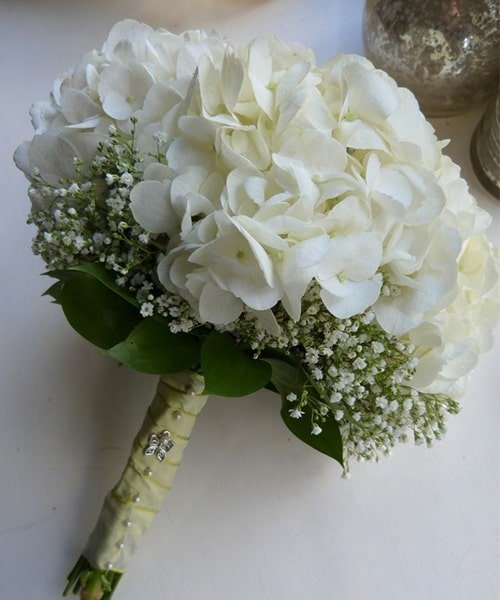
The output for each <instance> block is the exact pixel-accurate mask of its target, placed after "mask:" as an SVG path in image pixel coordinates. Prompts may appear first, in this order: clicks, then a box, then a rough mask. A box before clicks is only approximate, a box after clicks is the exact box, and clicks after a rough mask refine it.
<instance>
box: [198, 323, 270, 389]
mask: <svg viewBox="0 0 500 600" xmlns="http://www.w3.org/2000/svg"><path fill="white" fill-rule="evenodd" d="M201 367H202V371H203V376H204V377H205V392H206V393H207V394H217V395H219V396H246V395H247V394H252V393H253V392H256V391H257V390H260V389H262V388H263V387H265V386H266V385H267V384H268V383H269V380H270V379H271V366H270V365H269V364H268V363H267V362H265V361H263V360H256V359H254V358H252V357H250V356H248V355H247V354H245V352H244V351H243V350H242V349H241V348H240V346H238V344H237V343H236V341H235V340H234V338H233V337H232V336H231V335H230V334H229V333H218V332H216V331H214V332H212V333H211V334H210V335H209V336H208V337H207V338H206V339H205V341H204V343H203V346H202V349H201Z"/></svg>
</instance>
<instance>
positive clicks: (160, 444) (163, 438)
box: [144, 429, 174, 462]
mask: <svg viewBox="0 0 500 600" xmlns="http://www.w3.org/2000/svg"><path fill="white" fill-rule="evenodd" d="M173 447H174V442H173V440H172V435H171V433H170V431H168V430H167V429H165V430H163V431H161V432H160V433H152V434H151V435H150V436H149V440H148V445H147V446H146V447H145V448H144V454H145V456H156V458H157V459H158V460H159V461H160V462H161V461H162V460H164V458H165V457H166V456H167V452H169V451H170V450H172V448H173Z"/></svg>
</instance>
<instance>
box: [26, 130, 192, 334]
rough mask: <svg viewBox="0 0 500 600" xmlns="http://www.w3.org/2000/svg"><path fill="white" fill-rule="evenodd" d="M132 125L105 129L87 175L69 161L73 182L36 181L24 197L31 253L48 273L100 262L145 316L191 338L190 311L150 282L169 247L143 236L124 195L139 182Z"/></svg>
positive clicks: (160, 238)
mask: <svg viewBox="0 0 500 600" xmlns="http://www.w3.org/2000/svg"><path fill="white" fill-rule="evenodd" d="M131 121H132V129H131V133H130V134H127V133H125V132H124V131H123V130H119V129H117V128H116V127H115V126H113V125H111V126H110V128H109V136H108V137H107V138H106V139H104V141H102V142H101V143H100V144H99V146H98V149H97V154H96V156H95V158H94V160H93V161H92V163H91V165H90V168H89V169H88V170H87V171H85V170H84V169H83V165H82V162H81V161H80V160H78V159H75V178H74V180H67V181H65V180H63V179H60V180H59V181H58V183H57V184H56V185H54V184H50V183H48V182H47V181H45V180H44V178H43V176H42V175H41V174H40V173H38V172H36V173H35V174H34V176H33V179H32V182H31V186H30V188H29V192H28V193H29V196H30V198H31V200H32V202H33V210H32V213H31V215H30V216H29V219H28V222H29V223H32V224H34V225H35V226H36V228H37V231H36V234H35V237H34V239H33V251H34V253H35V254H38V255H40V256H41V257H42V258H43V260H44V261H45V263H46V265H47V267H48V268H49V270H52V269H64V268H68V267H72V266H75V265H78V264H81V263H82V262H100V263H103V264H104V265H105V266H106V268H108V269H110V270H111V271H113V272H114V273H115V274H116V283H117V284H118V285H120V286H121V287H125V288H127V289H129V290H130V291H131V292H133V293H134V294H135V296H136V298H137V300H138V301H139V302H140V304H141V315H142V316H143V317H148V316H152V315H153V314H155V313H157V314H160V315H162V316H167V317H171V318H172V319H173V321H172V323H171V329H172V331H173V332H174V333H177V332H178V331H189V330H190V329H192V327H193V326H194V325H195V321H194V320H193V319H194V317H193V315H192V311H191V309H190V307H189V305H188V304H187V303H186V302H185V301H184V300H182V299H181V298H180V297H179V296H177V295H173V294H167V293H165V289H164V288H163V287H162V286H160V284H159V283H158V281H157V278H156V268H157V262H158V256H159V255H160V254H161V251H162V250H163V249H164V247H166V242H167V240H166V238H165V236H158V235H155V234H152V233H150V232H147V231H145V230H144V229H143V228H142V227H141V226H140V225H138V223H137V222H136V220H135V219H134V217H133V215H132V212H131V210H130V201H129V196H130V191H131V190H132V188H133V187H134V185H135V184H136V183H137V182H138V181H140V180H141V177H142V175H141V162H142V159H140V158H139V153H138V151H137V149H136V147H135V130H134V124H135V119H132V120H131Z"/></svg>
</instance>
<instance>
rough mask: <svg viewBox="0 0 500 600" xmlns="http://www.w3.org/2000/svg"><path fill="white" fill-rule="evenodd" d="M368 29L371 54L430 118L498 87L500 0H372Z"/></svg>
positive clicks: (368, 8)
mask: <svg viewBox="0 0 500 600" xmlns="http://www.w3.org/2000/svg"><path fill="white" fill-rule="evenodd" d="M363 28H364V31H363V35H364V43H365V50H366V54H367V56H368V58H370V60H372V62H373V63H374V64H375V65H376V66H377V67H379V68H381V69H384V70H385V71H387V72H388V73H389V74H390V75H391V76H392V77H394V79H395V80H396V81H397V82H398V84H399V85H401V86H404V87H407V88H409V89H410V90H412V92H413V93H414V94H415V96H416V97H417V99H418V101H419V102H420V107H421V109H422V111H423V112H424V113H425V114H426V115H427V116H429V117H440V116H447V115H453V114H458V113H460V112H463V111H465V110H467V109H468V108H470V107H471V106H473V105H474V104H477V103H479V102H482V101H483V100H484V99H485V98H487V97H488V96H489V95H491V94H493V93H494V92H495V91H496V86H497V81H498V5H497V0H367V3H366V6H365V14H364V26H363Z"/></svg>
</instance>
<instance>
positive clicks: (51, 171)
mask: <svg viewBox="0 0 500 600" xmlns="http://www.w3.org/2000/svg"><path fill="white" fill-rule="evenodd" d="M31 114H32V118H33V125H34V128H35V136H34V138H33V140H32V141H31V142H25V143H24V144H23V145H21V147H20V148H19V149H18V150H17V152H16V161H17V164H18V166H19V167H20V168H21V169H22V170H23V171H24V172H25V173H26V174H27V175H28V176H29V177H32V176H33V175H34V173H35V172H39V173H40V174H41V176H42V177H43V179H45V180H46V181H47V182H48V183H49V184H56V182H58V181H59V179H60V178H63V179H71V177H72V175H74V172H75V164H74V158H77V159H78V161H80V162H79V164H80V165H81V166H82V168H83V169H85V168H86V167H87V166H88V165H89V164H90V162H91V161H92V160H93V158H94V157H95V155H96V148H97V145H98V144H99V143H100V142H102V141H104V140H105V139H106V137H107V135H108V131H109V127H110V126H113V127H116V128H118V129H121V130H124V131H130V129H131V127H132V122H131V119H133V122H134V127H135V135H136V142H137V147H138V150H139V152H140V154H141V156H142V158H143V163H142V164H143V167H142V168H143V172H142V178H141V179H142V180H141V181H140V182H138V183H136V184H135V187H134V188H133V189H132V191H131V193H130V203H131V210H132V212H133V215H134V218H135V219H136V221H137V222H138V223H139V224H140V225H141V226H142V227H143V228H144V229H145V230H146V231H147V232H150V233H151V234H165V235H166V236H167V237H168V240H169V241H168V246H167V249H166V254H165V256H164V257H163V258H162V260H161V261H160V263H159V267H158V276H159V279H160V281H161V283H162V284H163V285H164V286H165V288H166V289H167V290H169V291H171V292H173V293H175V294H178V295H180V296H181V297H182V298H184V299H185V300H187V301H188V302H189V304H190V305H191V307H192V309H193V310H194V312H195V314H196V315H197V317H198V318H199V319H200V320H201V321H202V322H208V323H212V324H214V325H226V324H229V323H231V322H232V321H234V320H236V319H238V317H240V316H241V315H242V314H243V313H248V312H250V313H252V314H256V315H258V316H259V319H261V322H262V323H266V326H267V327H268V328H269V329H273V330H274V331H279V328H278V325H277V323H276V319H275V318H274V316H273V313H272V310H271V309H273V307H275V306H276V305H277V304H278V303H281V304H282V306H283V307H284V308H285V310H286V311H287V313H288V315H290V317H291V318H292V319H294V320H295V321H297V320H298V319H299V318H300V316H301V301H302V298H303V296H304V294H305V293H306V291H307V290H308V288H309V287H310V285H311V284H312V283H313V282H314V283H315V284H317V285H319V286H320V288H321V295H320V296H321V300H322V302H323V303H324V305H325V307H326V308H327V309H328V311H330V312H331V313H332V314H333V315H334V316H336V317H338V318H349V317H351V316H353V315H357V314H361V313H364V312H365V311H366V310H367V309H368V308H369V307H373V313H370V314H374V315H375V318H376V320H377V322H378V324H379V325H380V327H382V328H383V329H384V330H385V331H386V332H388V333H390V334H394V335H397V336H400V337H401V338H402V339H404V340H405V341H411V342H412V343H413V344H414V346H415V356H416V357H417V358H418V359H419V362H418V366H417V369H416V373H415V376H414V380H413V384H414V385H415V387H417V388H419V389H422V390H430V391H446V390H448V389H451V388H452V387H453V386H454V385H455V383H456V381H457V380H458V379H460V378H462V377H463V376H464V375H465V374H466V373H467V372H468V371H469V370H470V369H471V368H472V367H473V365H474V364H475V362H476V360H477V356H478V354H479V353H480V352H482V351H484V350H485V349H487V348H488V347H489V345H490V344H491V329H492V324H493V323H494V322H495V320H496V319H497V318H498V305H499V301H498V278H499V267H498V256H497V251H496V250H494V249H493V248H492V247H491V245H490V244H489V242H488V241H487V240H486V238H485V237H484V231H485V229H486V227H487V226H488V224H489V216H488V215H487V214H486V213H485V212H484V211H482V210H481V209H479V208H478V207H477V205H476V202H475V200H474V199H473V198H472V196H471V195H470V194H469V192H468V189H467V185H466V184H465V182H464V181H463V179H461V178H460V170H459V168H458V167H457V166H456V165H454V164H453V163H452V161H450V159H449V158H448V157H446V156H443V155H442V148H443V147H444V144H443V143H441V142H439V141H438V140H437V139H436V136H435V135H434V131H433V129H432V126H431V125H430V124H429V123H428V122H427V121H426V120H425V118H424V117H423V115H422V114H421V112H420V111H419V108H418V104H417V102H416V100H415V98H414V97H413V95H412V94H411V93H410V92H409V91H408V90H406V89H402V88H398V87H397V85H396V83H395V82H394V81H393V80H392V79H391V78H390V77H389V76H388V75H387V74H385V73H383V72H382V71H379V70H377V69H375V68H374V67H373V65H372V64H371V63H370V62H369V61H368V60H366V59H364V58H362V57H358V56H352V55H339V56H337V57H335V58H334V59H332V60H331V61H330V62H329V63H328V64H326V65H325V66H324V67H318V66H317V65H316V64H315V59H314V55H313V53H312V52H311V51H310V50H308V49H306V48H304V47H302V46H300V45H291V44H288V43H285V42H283V41H281V40H278V39H276V38H268V39H257V40H254V41H252V42H249V43H236V42H233V41H231V40H225V39H222V38H221V37H219V36H217V35H207V34H205V33H204V32H186V33H184V34H181V35H176V34H173V33H170V32H168V31H165V30H156V31H155V30H153V29H151V28H150V27H148V26H147V25H143V24H139V23H136V22H134V21H130V20H128V21H123V22H121V23H118V24H117V25H116V26H115V27H114V28H113V29H112V31H111V32H110V34H109V37H108V39H107V41H106V43H105V44H104V47H103V49H102V50H101V51H94V52H90V53H89V54H87V55H86V56H85V57H84V58H83V60H82V61H81V62H80V64H79V65H78V66H77V67H76V68H75V69H74V70H73V71H71V72H69V73H66V74H65V75H63V76H62V77H61V78H59V79H58V80H57V81H56V83H55V85H54V89H53V91H52V94H51V97H50V99H49V100H47V101H44V102H40V103H38V104H36V105H35V106H34V107H33V109H32V112H31ZM32 201H33V203H34V205H35V206H40V205H43V202H44V198H43V197H42V196H40V195H39V194H36V193H34V194H33V197H32ZM378 351H379V350H378V349H374V352H378ZM338 418H341V417H338Z"/></svg>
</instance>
